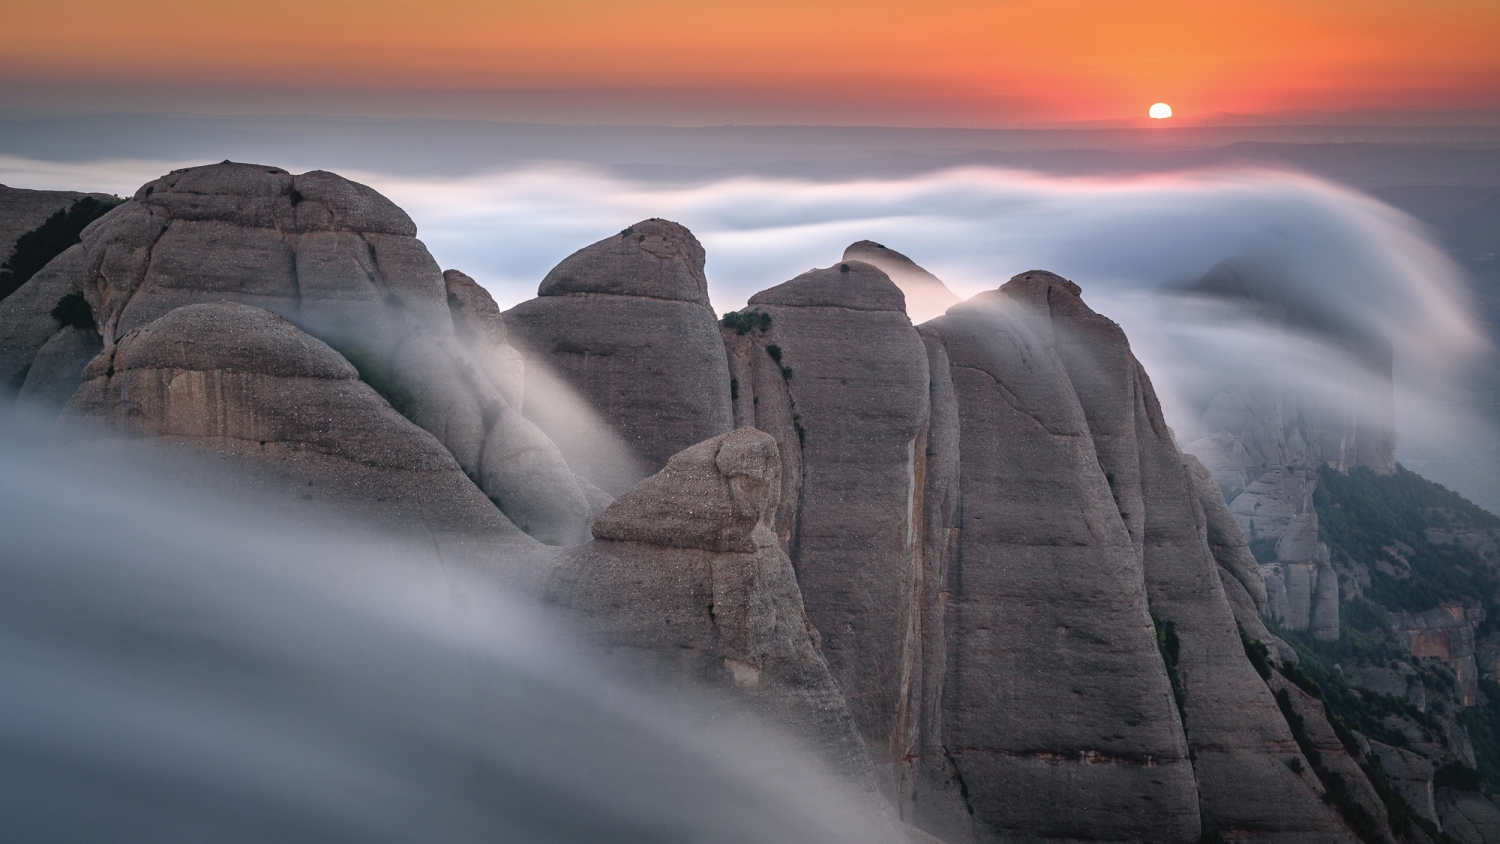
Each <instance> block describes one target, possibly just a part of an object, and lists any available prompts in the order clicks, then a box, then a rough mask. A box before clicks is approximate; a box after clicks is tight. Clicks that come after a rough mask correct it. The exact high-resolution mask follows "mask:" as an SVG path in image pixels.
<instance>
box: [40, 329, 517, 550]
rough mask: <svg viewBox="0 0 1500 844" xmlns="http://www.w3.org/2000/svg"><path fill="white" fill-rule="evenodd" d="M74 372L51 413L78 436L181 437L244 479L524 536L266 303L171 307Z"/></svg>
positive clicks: (360, 512) (172, 441) (453, 525)
mask: <svg viewBox="0 0 1500 844" xmlns="http://www.w3.org/2000/svg"><path fill="white" fill-rule="evenodd" d="M85 377H86V380H85V381H84V383H83V386H82V387H81V388H80V389H79V390H78V392H77V393H76V394H74V396H73V397H72V400H71V401H70V402H69V403H68V406H67V408H66V410H65V412H64V416H63V422H64V424H65V428H66V429H67V430H70V431H72V432H74V433H75V434H77V435H83V436H85V438H86V439H91V438H93V437H94V436H98V435H100V434H104V435H106V436H109V437H118V436H125V437H127V438H135V439H138V440H152V441H155V442H157V443H159V444H163V445H169V446H170V445H175V446H186V447H191V448H192V449H193V450H194V451H195V452H198V453H200V454H203V453H206V454H209V455H212V456H213V457H214V458H216V459H218V460H220V461H224V462H226V463H227V464H228V465H229V467H232V468H233V470H234V473H238V474H241V475H243V476H246V477H248V478H250V479H251V480H250V482H249V483H250V485H251V486H262V485H263V486H268V487H270V488H272V489H276V488H281V489H284V490H287V491H288V492H290V493H292V494H294V495H295V496H296V497H297V498H299V499H302V500H304V501H308V502H321V503H325V504H332V505H333V506H334V508H335V509H336V510H339V511H340V512H345V513H353V514H355V515H357V516H359V517H360V518H367V519H370V520H371V521H375V522H379V523H382V524H383V526H385V527H386V528H388V529H393V530H402V529H414V530H419V531H422V532H423V533H427V534H430V535H432V536H434V537H435V538H437V537H461V536H486V537H490V538H495V539H499V540H502V541H505V542H519V543H522V544H529V540H527V539H526V538H525V537H524V536H523V535H521V533H520V532H519V531H517V530H516V529H515V528H514V527H513V526H512V525H511V524H510V523H509V522H508V521H506V519H505V518H504V517H503V516H501V514H500V512H499V511H498V510H496V509H495V507H494V505H493V504H491V503H490V502H489V501H487V500H486V499H485V497H484V495H483V494H482V493H480V492H479V490H477V489H475V487H474V485H473V484H471V483H470V482H469V481H468V479H467V478H466V477H464V474H463V471H462V470H461V469H460V468H459V465H458V463H457V461H455V460H454V459H453V456H452V455H451V454H450V453H449V452H448V451H447V449H445V448H443V446H442V444H441V443H439V442H438V441H437V440H436V439H434V438H433V437H432V435H431V434H428V433H427V432H426V431H423V430H422V429H421V428H418V427H417V426H415V425H413V424H412V423H411V422H410V421H408V420H407V419H405V418H404V417H402V416H401V415H400V414H399V413H397V412H396V411H394V410H393V409H391V406H390V405H389V404H387V403H386V402H385V401H384V400H383V399H381V398H380V396H378V395H376V394H375V391H374V390H372V389H370V387H369V386H367V385H366V384H364V383H362V382H361V381H360V380H359V377H358V373H357V372H356V371H355V369H354V367H353V366H351V365H350V364H349V362H348V361H346V360H345V359H344V358H343V357H342V356H341V355H339V354H338V353H337V352H335V351H334V350H333V349H331V348H329V347H328V346H327V345H326V344H324V343H323V342H322V341H320V340H318V339H316V338H314V337H312V336H310V335H308V334H306V333H304V332H302V331H301V330H299V329H298V328H297V327H296V326H294V325H292V324H291V323H290V322H288V321H286V320H285V319H282V318H281V317H278V316H276V315H275V314H272V313H270V312H268V311H265V310H262V309H260V308H254V307H250V306H248V305H241V304H235V303H213V304H201V305H190V306H187V307H183V308H178V309H176V310H174V311H172V312H170V313H169V314H167V315H166V316H163V317H161V318H160V319H157V320H155V321H153V322H151V323H149V324H148V325H145V326H142V327H141V328H138V329H135V330H134V331H131V332H129V333H128V334H126V335H125V336H123V337H121V338H120V340H119V342H117V343H115V344H113V345H112V346H111V347H110V348H109V350H108V351H106V352H105V353H103V354H101V355H99V356H98V357H97V358H96V359H94V361H93V362H92V363H91V364H90V366H89V368H88V370H87V372H86V373H85Z"/></svg>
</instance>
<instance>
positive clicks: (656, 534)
mask: <svg viewBox="0 0 1500 844" xmlns="http://www.w3.org/2000/svg"><path fill="white" fill-rule="evenodd" d="M780 471H781V458H780V455H779V454H778V453H777V448H776V442H775V440H774V439H773V438H772V437H771V436H769V435H768V434H765V433H764V432H761V431H757V430H755V429H753V428H740V429H737V430H735V431H732V432H730V433H727V434H722V435H720V436H718V437H714V438H713V439H710V440H707V441H705V442H702V443H699V444H697V445H694V446H692V447H690V448H688V449H686V450H684V451H683V452H681V453H679V454H677V455H674V456H673V457H672V458H671V460H669V461H668V463H667V466H666V467H665V468H664V469H663V470H662V471H661V472H659V473H657V474H656V475H653V476H651V477H650V478H647V479H646V480H644V481H642V482H641V483H640V484H639V485H637V486H636V487H635V488H633V489H631V490H629V491H627V492H626V493H624V494H623V495H621V496H620V497H619V498H618V499H617V500H616V501H615V503H614V504H612V505H610V507H609V509H607V510H606V511H605V512H604V513H603V514H602V515H601V516H600V517H599V519H598V521H597V522H596V524H595V531H596V534H597V535H598V536H599V538H598V539H596V540H595V541H593V542H590V543H588V544H585V545H579V546H573V547H570V548H564V549H559V550H558V551H557V552H556V556H555V558H554V559H555V562H554V569H553V572H552V574H551V575H550V577H549V579H548V580H547V581H546V584H545V586H544V589H543V594H544V596H545V597H546V598H547V599H548V600H549V601H551V602H554V603H556V604H558V605H560V606H562V607H564V608H566V609H568V610H570V611H572V612H574V613H577V614H578V616H579V617H580V621H581V623H582V624H583V625H584V626H585V629H587V630H589V631H591V633H592V634H593V635H595V636H597V637H598V638H599V640H600V641H601V642H602V643H603V644H604V645H605V646H606V647H607V648H609V649H610V650H611V651H612V652H613V653H614V654H615V655H617V656H619V657H621V658H623V659H626V660H627V661H629V662H632V663H634V664H636V665H638V666H640V667H641V668H642V669H643V670H644V672H645V673H646V674H647V675H654V676H658V677H660V678H662V681H663V682H666V683H672V684H680V683H681V682H682V681H683V680H684V679H687V678H693V679H696V680H698V681H700V682H701V683H703V684H704V685H705V686H707V687H709V688H711V689H718V690H722V691H724V692H726V693H728V694H730V695H731V697H732V698H733V699H736V700H739V701H743V702H746V703H748V704H749V705H750V706H751V707H752V708H753V709H754V710H755V711H757V712H759V713H761V714H762V715H764V716H765V717H767V718H768V719H770V720H771V721H773V722H775V723H777V724H779V725H781V726H782V727H783V728H784V729H786V730H787V731H789V733H790V734H791V735H793V736H796V737H798V738H800V740H801V741H802V742H803V743H804V746H806V747H808V748H809V749H811V750H813V751H814V752H815V753H817V754H818V755H819V756H820V757H821V758H822V759H823V760H824V761H825V763H826V764H828V765H829V766H830V768H831V769H832V770H833V771H835V772H836V773H837V774H838V776H839V777H840V779H842V780H843V781H844V782H846V783H848V784H849V785H850V787H851V788H852V789H854V790H855V791H856V792H857V793H859V794H862V795H863V797H864V805H866V806H867V807H869V810H870V812H871V814H872V815H874V816H877V817H882V818H887V819H888V820H887V821H886V823H887V824H888V829H889V830H890V836H889V837H888V838H887V839H885V840H888V841H892V842H894V841H902V840H904V836H903V835H902V834H901V833H900V832H899V830H898V827H897V826H896V824H895V821H894V816H893V815H891V812H890V808H889V806H888V805H887V804H885V803H884V801H883V800H882V799H881V797H880V796H879V794H878V792H877V791H876V788H875V782H874V776H873V771H872V768H871V766H870V761H869V756H868V755H867V754H866V752H865V748H864V744H863V742H862V741H861V740H860V738H859V734H858V732H857V730H856V728H855V725H854V720H853V718H851V716H850V714H849V710H848V708H847V706H846V705H845V702H844V698H843V695H842V694H841V693H840V690H839V686H838V684H837V683H836V682H835V681H834V678H833V676H832V674H831V673H830V672H829V669H828V665H827V663H826V662H825V661H824V659H823V657H822V655H821V654H820V653H819V652H818V649H817V647H816V645H815V644H814V640H813V637H812V632H811V631H812V626H811V624H810V623H809V621H808V619H807V616H806V614H805V612H804V610H803V603H802V596H801V593H800V591H799V589H798V583H797V576H796V574H795V572H794V571H793V569H792V564H791V561H790V560H789V559H787V556H786V554H785V553H783V552H782V550H781V547H780V545H779V543H778V542H777V540H776V536H775V533H774V532H773V530H772V527H771V518H772V514H773V513H774V512H775V510H776V505H777V503H778V499H779V497H780V490H781V484H780V477H779V475H780ZM664 517H667V518H668V519H669V520H668V521H666V522H664V521H663V518H664Z"/></svg>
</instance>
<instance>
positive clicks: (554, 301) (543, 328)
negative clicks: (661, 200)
mask: <svg viewBox="0 0 1500 844" xmlns="http://www.w3.org/2000/svg"><path fill="white" fill-rule="evenodd" d="M703 260H704V256H703V248H702V247H701V246H700V245H699V244H698V241H697V238H695V237H693V235H692V233H691V232H689V231H688V230H687V229H685V228H683V227H682V226H679V225H677V224H676V223H671V222H667V221H665V220H654V219H653V220H646V221H644V222H641V223H638V224H636V225H634V226H631V227H629V228H627V229H625V230H624V231H622V232H621V233H620V234H618V235H615V236H612V237H608V238H605V239H604V240H601V241H599V242H598V243H595V244H593V245H592V246H588V247H585V248H583V249H580V250H579V251H577V252H575V253H573V254H572V255H571V256H569V257H568V258H567V259H565V260H564V261H563V262H562V263H561V264H558V266H557V267H556V268H554V269H553V270H552V272H550V273H548V274H547V277H546V278H545V279H543V281H542V284H541V287H540V289H539V290H538V296H537V298H535V299H532V300H530V301H528V302H523V303H521V304H520V305H517V306H516V307H514V308H512V309H510V310H509V311H506V312H505V314H504V315H503V316H504V321H505V324H506V326H507V328H508V330H509V332H510V339H511V341H512V343H513V344H514V345H515V346H516V348H518V349H519V350H520V351H521V352H522V354H523V355H525V357H526V387H525V398H524V399H523V412H524V413H525V414H526V416H527V418H529V419H532V420H533V421H535V422H536V423H537V424H538V425H539V426H540V427H541V428H542V430H543V431H545V432H546V433H547V435H548V436H549V437H550V438H551V439H552V440H553V441H554V442H556V443H558V445H559V446H560V447H561V448H562V452H563V454H564V456H565V457H566V458H567V461H568V464H569V465H570V466H571V467H573V469H574V471H576V472H577V473H578V474H580V475H582V476H583V477H585V478H587V479H588V480H589V481H590V482H592V483H594V484H595V485H597V486H599V487H600V488H602V489H604V490H605V491H606V492H609V493H610V494H617V493H620V492H623V491H624V490H626V489H629V488H630V487H631V486H633V485H634V484H635V483H636V482H637V481H639V480H641V478H642V477H644V476H645V475H646V474H649V473H651V472H655V471H657V470H659V469H661V468H662V467H663V466H665V465H666V462H667V459H668V458H670V457H671V456H672V455H673V454H676V453H677V452H679V451H681V450H682V449H684V448H687V447H688V446H690V445H693V444H694V443H697V442H700V441H702V440H704V439H708V438H710V437H714V436H717V435H718V434H721V433H724V432H726V431H729V430H730V429H731V428H732V427H733V425H734V411H733V408H732V406H731V400H730V389H729V365H728V361H727V359H726V357H725V352H724V343H723V341H722V340H721V339H720V337H719V328H718V324H717V323H718V320H717V318H716V317H715V315H714V313H713V310H712V309H711V308H710V306H709V301H708V283H707V281H706V279H705V276H704V274H703ZM563 391H566V392H571V393H573V394H575V395H576V396H578V397H579V398H581V400H582V401H581V407H582V408H586V409H589V410H590V411H591V412H590V415H591V416H592V417H594V418H595V419H597V420H599V421H602V430H603V431H604V432H612V435H613V436H606V437H605V438H603V439H601V436H600V434H601V428H600V426H598V425H594V424H590V423H591V422H592V421H593V420H578V419H576V417H575V416H574V415H573V414H563V413H557V412H555V408H556V407H557V406H558V403H559V396H558V393H559V392H563ZM562 400H563V401H566V399H562ZM611 440H613V441H614V442H611ZM621 441H622V442H623V445H624V449H625V453H624V454H621V453H620V451H619V449H618V448H616V447H614V445H615V442H621Z"/></svg>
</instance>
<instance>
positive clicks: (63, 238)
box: [0, 196, 124, 299]
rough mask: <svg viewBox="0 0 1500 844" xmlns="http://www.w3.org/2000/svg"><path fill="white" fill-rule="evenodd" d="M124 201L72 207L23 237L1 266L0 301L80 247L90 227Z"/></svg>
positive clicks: (82, 202)
mask: <svg viewBox="0 0 1500 844" xmlns="http://www.w3.org/2000/svg"><path fill="white" fill-rule="evenodd" d="M123 201H124V200H121V199H116V200H113V201H100V200H98V199H95V198H94V197H92V196H85V197H84V198H82V199H80V200H78V201H77V202H75V203H73V205H72V207H70V208H67V209H64V210H62V211H59V212H57V213H56V214H53V215H52V216H51V217H48V218H47V220H46V221H45V222H43V223H42V224H41V225H40V226H37V227H36V228H34V229H32V230H31V231H29V232H27V233H25V234H23V235H21V236H20V237H19V238H17V240H16V246H15V248H14V249H12V250H11V253H10V257H8V258H7V259H6V261H5V263H4V264H3V265H0V299H4V298H5V297H7V296H9V295H10V294H12V293H14V292H16V291H17V290H18V289H20V287H21V285H23V284H25V283H26V282H28V281H30V280H31V277H32V276H34V275H36V274H37V271H38V270H40V269H41V268H42V267H45V266H47V262H48V261H51V260H52V259H53V258H56V257H57V256H58V255H61V254H62V253H63V252H64V251H66V250H67V248H68V247H70V246H72V245H74V244H76V243H78V236H79V235H80V234H81V233H82V232H83V230H84V229H85V228H88V225H89V223H92V222H94V221H95V220H97V219H99V218H100V217H103V216H104V215H105V213H106V212H108V211H109V210H110V209H112V208H114V207H115V206H116V205H119V204H120V203H121V202H123Z"/></svg>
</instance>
